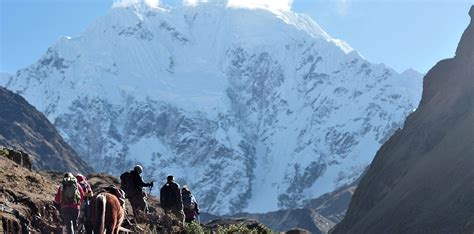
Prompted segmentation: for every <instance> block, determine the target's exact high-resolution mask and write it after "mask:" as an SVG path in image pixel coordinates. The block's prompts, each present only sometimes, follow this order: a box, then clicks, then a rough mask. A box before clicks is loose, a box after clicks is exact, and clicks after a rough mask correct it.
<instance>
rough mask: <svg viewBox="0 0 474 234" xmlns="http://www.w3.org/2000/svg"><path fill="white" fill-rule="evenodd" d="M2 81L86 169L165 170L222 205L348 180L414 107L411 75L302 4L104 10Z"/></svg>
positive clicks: (296, 196) (263, 200) (279, 199)
mask: <svg viewBox="0 0 474 234" xmlns="http://www.w3.org/2000/svg"><path fill="white" fill-rule="evenodd" d="M133 6H136V5H133ZM6 86H7V88H9V89H11V90H14V91H17V92H19V93H21V94H22V95H23V96H24V97H26V99H27V100H28V101H29V102H30V103H32V104H33V105H35V106H36V107H37V108H38V109H39V110H40V111H42V112H43V113H45V115H46V116H47V117H48V118H49V119H50V120H51V122H53V123H54V124H55V126H56V127H57V128H58V129H59V131H60V133H61V134H62V135H63V136H64V138H65V139H66V141H68V143H70V144H71V145H72V146H73V148H74V149H75V150H76V152H78V153H79V154H80V155H81V156H82V157H83V158H84V159H86V160H87V161H88V162H89V163H91V166H93V167H94V168H95V169H96V170H98V171H107V172H111V173H114V174H119V173H120V172H122V171H124V170H129V168H130V167H132V166H133V165H135V164H136V163H142V164H143V165H144V166H145V170H144V171H145V173H146V177H147V178H148V179H154V180H156V181H161V180H162V179H163V178H165V176H166V175H168V174H174V175H175V176H176V177H177V178H178V181H179V182H180V183H181V184H188V185H189V186H190V187H191V188H192V189H193V190H194V191H195V193H196V195H197V197H199V198H200V201H201V204H202V207H203V209H204V210H207V211H209V212H213V213H218V214H223V213H234V212H240V211H252V212H264V211H270V210H276V209H278V208H283V207H295V206H299V205H301V204H302V203H303V202H304V200H306V199H309V198H315V197H317V196H319V195H321V194H324V193H326V192H329V191H332V190H334V189H335V188H337V187H338V186H340V185H343V184H345V183H350V182H352V181H353V180H354V179H356V178H357V177H358V176H359V175H360V173H362V171H363V170H364V168H365V167H366V166H367V165H368V164H369V163H370V161H371V160H372V157H373V156H374V154H375V152H376V151H377V149H378V148H379V146H380V145H381V144H382V143H384V142H385V140H386V139H388V137H389V136H390V135H391V134H392V133H393V132H394V131H395V130H396V129H397V128H399V127H401V126H403V121H404V119H405V117H406V116H407V115H408V114H409V113H410V112H411V111H412V110H413V109H415V108H416V106H417V105H418V102H419V99H420V93H421V76H419V75H416V74H412V73H410V74H405V73H404V74H398V73H397V72H395V71H394V70H393V69H390V68H388V67H386V66H384V65H374V64H371V63H370V62H368V61H366V60H364V59H363V58H362V57H360V56H359V54H358V53H357V52H355V51H352V48H350V46H348V45H347V44H346V43H344V42H342V41H339V40H336V39H332V38H331V37H330V36H329V35H328V34H327V33H325V32H324V30H322V29H321V28H320V27H319V26H318V25H317V24H316V23H315V22H314V21H313V20H311V19H310V18H309V17H307V16H305V15H303V14H297V13H294V12H291V11H285V10H280V11H269V10H263V9H247V8H234V7H222V6H216V5H212V4H198V5H196V6H194V7H190V6H183V7H176V8H172V9H165V8H150V7H146V8H145V7H141V8H140V7H129V6H127V7H115V8H112V9H111V10H110V11H109V13H108V14H107V15H106V16H104V17H101V18H99V19H98V20H97V21H96V22H95V23H93V24H92V25H91V26H89V27H88V28H87V29H86V30H85V31H84V33H83V34H82V35H81V36H79V37H74V38H70V39H67V38H63V39H61V40H59V41H58V42H57V43H56V44H55V45H54V46H52V47H51V48H50V49H49V50H48V51H47V52H46V54H45V55H44V56H43V57H42V58H41V59H40V60H39V61H38V62H36V63H34V64H32V65H31V66H29V67H27V68H25V69H21V70H19V71H18V72H17V73H16V76H14V77H12V78H11V79H10V81H9V82H8V83H7V84H6Z"/></svg>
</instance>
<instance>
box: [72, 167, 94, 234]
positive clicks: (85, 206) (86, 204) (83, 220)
mask: <svg viewBox="0 0 474 234" xmlns="http://www.w3.org/2000/svg"><path fill="white" fill-rule="evenodd" d="M76 180H77V182H78V183H79V185H80V186H81V188H82V191H83V192H84V200H83V202H82V203H81V208H80V210H79V225H81V224H84V229H85V231H86V233H92V221H91V217H90V214H91V211H90V200H91V198H92V196H93V195H94V193H93V192H92V187H91V186H90V184H89V182H87V178H86V177H85V176H84V175H82V174H77V175H76Z"/></svg>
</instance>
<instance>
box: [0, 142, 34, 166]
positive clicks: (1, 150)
mask: <svg viewBox="0 0 474 234" xmlns="http://www.w3.org/2000/svg"><path fill="white" fill-rule="evenodd" d="M0 156H3V157H6V158H8V159H10V160H12V161H13V162H15V163H16V164H18V165H20V166H22V167H24V168H26V169H28V170H31V158H30V155H28V154H27V153H25V152H23V151H18V150H12V149H8V148H5V147H2V146H0Z"/></svg>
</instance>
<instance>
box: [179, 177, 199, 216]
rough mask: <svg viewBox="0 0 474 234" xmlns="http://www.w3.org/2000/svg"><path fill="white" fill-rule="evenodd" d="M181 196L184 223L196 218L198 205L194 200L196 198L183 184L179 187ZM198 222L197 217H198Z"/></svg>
mask: <svg viewBox="0 0 474 234" xmlns="http://www.w3.org/2000/svg"><path fill="white" fill-rule="evenodd" d="M181 193H182V197H183V211H184V217H185V219H184V221H185V222H186V223H191V222H193V221H195V220H196V219H197V218H198V215H199V205H198V203H197V201H196V198H195V197H194V196H193V194H192V193H191V191H190V190H189V188H188V187H187V186H186V185H185V186H183V188H182V189H181ZM198 222H199V219H198Z"/></svg>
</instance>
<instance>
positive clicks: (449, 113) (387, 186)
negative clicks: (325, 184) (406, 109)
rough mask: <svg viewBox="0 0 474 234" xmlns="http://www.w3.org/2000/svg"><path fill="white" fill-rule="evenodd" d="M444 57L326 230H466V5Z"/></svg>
mask: <svg viewBox="0 0 474 234" xmlns="http://www.w3.org/2000/svg"><path fill="white" fill-rule="evenodd" d="M469 14H470V16H471V22H470V24H469V26H468V28H467V29H466V31H465V32H464V34H463V36H462V38H461V41H460V43H459V45H458V49H457V50H456V55H455V57H454V58H452V59H447V60H443V61H440V62H439V63H438V64H436V66H434V67H433V68H432V69H431V70H430V71H429V72H428V74H427V75H426V77H425V82H424V89H423V96H422V100H421V103H420V106H419V108H418V109H417V110H416V111H415V112H414V113H413V114H411V115H410V116H409V117H408V119H407V121H406V122H405V127H404V128H403V129H402V130H401V131H397V133H396V134H395V135H394V136H392V137H391V138H390V140H389V141H388V142H387V143H385V144H384V145H383V146H382V148H381V149H380V150H379V151H378V153H377V155H376V157H375V159H374V161H373V162H372V164H371V166H370V168H369V170H368V171H367V174H366V175H365V176H364V177H363V178H362V180H361V182H360V184H359V186H358V188H357V189H356V192H355V194H354V196H353V199H352V201H351V204H350V206H349V210H348V212H347V214H346V216H345V218H344V220H343V221H342V222H341V223H340V224H338V225H337V227H336V229H335V231H334V233H462V232H463V231H466V232H469V233H472V232H473V231H474V230H465V229H464V227H465V226H466V224H467V223H468V222H469V221H470V220H472V219H473V218H474V213H473V210H474V200H473V199H472V198H473V197H474V170H473V168H474V158H473V156H474V92H473V91H474V20H473V18H474V6H473V7H471V10H470V12H469Z"/></svg>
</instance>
